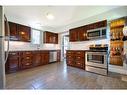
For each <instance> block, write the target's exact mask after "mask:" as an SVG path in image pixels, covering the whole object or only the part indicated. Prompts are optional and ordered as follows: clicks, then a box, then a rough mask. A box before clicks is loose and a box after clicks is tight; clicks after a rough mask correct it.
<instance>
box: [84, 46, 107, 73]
mask: <svg viewBox="0 0 127 95" xmlns="http://www.w3.org/2000/svg"><path fill="white" fill-rule="evenodd" d="M86 71H90V72H93V73H97V74H101V75H107V74H108V45H107V44H104V45H102V44H98V45H90V47H89V50H88V51H86Z"/></svg>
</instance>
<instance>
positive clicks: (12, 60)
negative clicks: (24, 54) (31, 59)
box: [5, 52, 20, 73]
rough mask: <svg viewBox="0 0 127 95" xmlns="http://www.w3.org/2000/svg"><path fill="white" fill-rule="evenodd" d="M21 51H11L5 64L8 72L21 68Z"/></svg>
mask: <svg viewBox="0 0 127 95" xmlns="http://www.w3.org/2000/svg"><path fill="white" fill-rule="evenodd" d="M19 60H20V56H19V52H10V53H9V55H8V59H7V62H6V64H5V70H6V72H7V73H13V72H16V71H18V70H19V64H20V61H19Z"/></svg>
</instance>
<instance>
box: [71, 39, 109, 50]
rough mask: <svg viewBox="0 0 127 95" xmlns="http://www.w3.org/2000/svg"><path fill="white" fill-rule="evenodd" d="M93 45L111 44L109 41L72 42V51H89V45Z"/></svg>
mask: <svg viewBox="0 0 127 95" xmlns="http://www.w3.org/2000/svg"><path fill="white" fill-rule="evenodd" d="M92 44H109V39H102V40H94V41H83V42H70V50H88V49H89V45H92Z"/></svg>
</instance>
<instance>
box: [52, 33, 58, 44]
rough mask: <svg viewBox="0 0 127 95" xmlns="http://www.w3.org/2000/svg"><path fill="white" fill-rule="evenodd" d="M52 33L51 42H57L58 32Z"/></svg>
mask: <svg viewBox="0 0 127 95" xmlns="http://www.w3.org/2000/svg"><path fill="white" fill-rule="evenodd" d="M52 35H53V39H52V41H53V43H54V44H58V34H56V33H53V34H52Z"/></svg>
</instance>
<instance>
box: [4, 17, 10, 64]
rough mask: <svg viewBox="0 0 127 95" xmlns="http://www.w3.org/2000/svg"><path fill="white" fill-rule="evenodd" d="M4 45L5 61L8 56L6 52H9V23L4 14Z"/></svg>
mask: <svg viewBox="0 0 127 95" xmlns="http://www.w3.org/2000/svg"><path fill="white" fill-rule="evenodd" d="M4 33H5V34H4V35H5V36H4V45H5V61H4V62H5V63H6V61H7V58H8V54H9V40H10V39H9V38H10V29H9V23H8V20H7V18H6V16H5V15H4Z"/></svg>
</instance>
